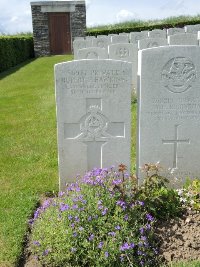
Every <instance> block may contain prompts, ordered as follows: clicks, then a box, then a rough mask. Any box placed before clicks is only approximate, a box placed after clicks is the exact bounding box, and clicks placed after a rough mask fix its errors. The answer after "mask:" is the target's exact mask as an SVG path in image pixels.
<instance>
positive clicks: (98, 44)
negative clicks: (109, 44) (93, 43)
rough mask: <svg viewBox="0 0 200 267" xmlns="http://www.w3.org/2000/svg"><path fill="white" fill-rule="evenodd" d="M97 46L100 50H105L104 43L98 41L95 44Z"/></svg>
mask: <svg viewBox="0 0 200 267" xmlns="http://www.w3.org/2000/svg"><path fill="white" fill-rule="evenodd" d="M97 46H98V47H100V48H105V43H104V41H102V40H100V41H98V42H97Z"/></svg>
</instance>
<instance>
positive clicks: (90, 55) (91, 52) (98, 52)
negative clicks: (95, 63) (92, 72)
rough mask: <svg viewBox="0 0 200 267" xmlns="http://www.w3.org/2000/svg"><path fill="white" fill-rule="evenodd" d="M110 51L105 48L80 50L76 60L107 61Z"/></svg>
mask: <svg viewBox="0 0 200 267" xmlns="http://www.w3.org/2000/svg"><path fill="white" fill-rule="evenodd" d="M107 58H108V51H107V50H106V49H105V48H99V47H90V48H83V49H79V50H78V52H77V58H76V59H107Z"/></svg>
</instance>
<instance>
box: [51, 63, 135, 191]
mask: <svg viewBox="0 0 200 267" xmlns="http://www.w3.org/2000/svg"><path fill="white" fill-rule="evenodd" d="M55 80H56V104H57V127H58V131H57V132H58V152H59V174H60V190H63V189H64V187H65V183H66V182H69V181H75V180H76V175H77V174H78V173H79V174H84V173H85V171H87V170H90V169H92V168H94V167H108V166H111V165H113V164H114V165H118V164H120V163H122V162H123V163H124V164H125V165H127V166H128V169H129V167H130V147H131V145H130V123H131V114H130V101H131V80H132V66H131V63H129V62H123V61H115V60H80V61H72V62H65V63H61V64H57V65H56V66H55Z"/></svg>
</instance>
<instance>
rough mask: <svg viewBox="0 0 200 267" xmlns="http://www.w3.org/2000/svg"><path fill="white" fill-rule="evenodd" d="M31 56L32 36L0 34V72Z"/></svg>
mask: <svg viewBox="0 0 200 267" xmlns="http://www.w3.org/2000/svg"><path fill="white" fill-rule="evenodd" d="M32 57H34V46H33V37H32V36H0V72H2V71H4V70H7V69H9V68H11V67H13V66H15V65H17V64H19V63H21V62H23V61H25V60H27V59H29V58H32Z"/></svg>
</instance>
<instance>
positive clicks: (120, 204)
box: [116, 200, 126, 210]
mask: <svg viewBox="0 0 200 267" xmlns="http://www.w3.org/2000/svg"><path fill="white" fill-rule="evenodd" d="M116 204H117V205H118V206H120V207H121V208H122V209H123V210H125V209H126V203H125V202H124V201H122V200H118V201H117V202H116Z"/></svg>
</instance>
